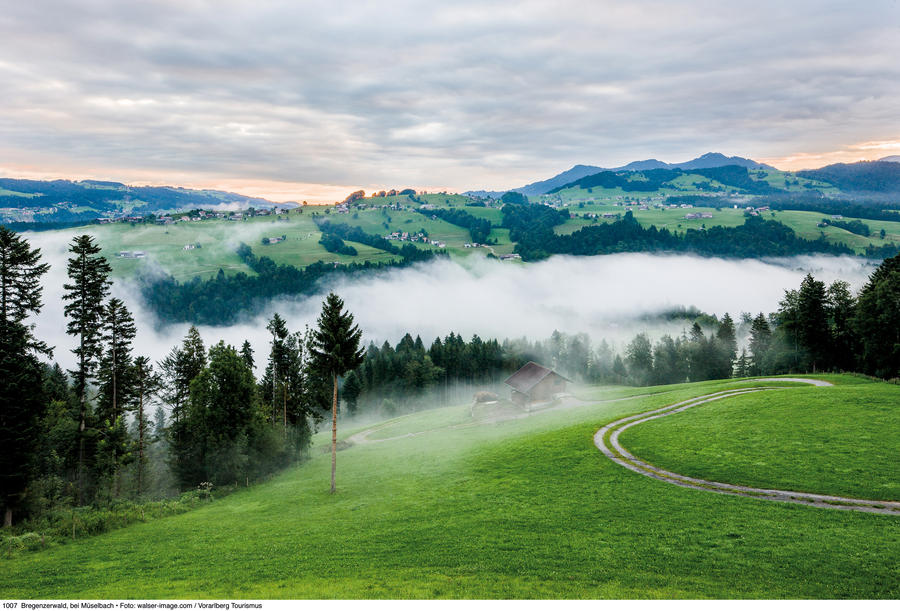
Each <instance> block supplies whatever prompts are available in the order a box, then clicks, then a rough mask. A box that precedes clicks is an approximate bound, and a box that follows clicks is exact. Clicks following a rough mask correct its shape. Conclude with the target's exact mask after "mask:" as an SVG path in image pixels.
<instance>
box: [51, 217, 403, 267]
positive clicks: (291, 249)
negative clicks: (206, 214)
mask: <svg viewBox="0 0 900 611" xmlns="http://www.w3.org/2000/svg"><path fill="white" fill-rule="evenodd" d="M287 218H288V219H289V220H288V222H281V221H276V220H275V219H274V218H273V217H257V218H253V219H248V220H246V221H237V222H235V221H225V220H209V221H198V222H189V223H176V224H173V225H134V226H132V225H130V224H126V223H116V224H112V225H90V226H86V227H76V228H74V229H65V230H59V232H58V233H60V234H62V235H65V236H74V235H77V234H81V233H87V234H90V235H93V236H94V237H95V238H96V239H97V241H98V242H99V243H100V245H101V246H102V247H103V254H104V255H105V256H106V257H107V258H108V259H109V261H110V263H111V265H112V266H113V271H114V274H115V275H116V276H119V277H127V276H133V275H134V274H136V273H137V272H138V271H139V270H140V269H141V267H142V266H144V265H147V264H151V265H152V264H154V263H158V264H159V265H160V266H161V267H162V268H163V269H164V270H166V271H167V272H168V273H171V274H172V275H174V276H175V277H176V278H178V279H181V280H183V279H185V278H190V277H191V276H200V277H203V278H206V277H209V276H212V275H214V274H216V273H217V272H218V271H219V268H222V269H223V270H224V271H225V272H226V273H231V272H239V271H240V272H244V273H248V274H252V273H253V272H252V271H251V270H250V269H249V268H248V267H247V266H246V265H244V263H243V262H242V261H241V260H240V259H239V258H238V256H237V254H236V252H235V250H236V248H237V245H238V244H239V243H240V242H245V243H247V244H249V245H250V246H251V247H252V248H253V251H254V252H255V253H256V254H257V255H258V256H267V257H270V258H271V259H273V260H274V261H275V262H276V263H289V264H292V265H298V266H305V265H309V264H310V263H315V262H316V261H325V262H329V263H330V262H339V263H349V262H353V261H360V262H362V261H364V260H370V261H386V260H390V259H392V258H393V257H392V255H390V254H389V253H386V252H384V251H382V250H378V249H375V248H372V247H370V246H365V245H363V244H355V243H354V244H353V246H354V247H355V248H356V249H357V251H359V255H357V256H356V257H348V256H345V255H336V254H334V253H330V252H328V251H327V250H325V248H323V247H322V245H321V244H319V238H320V237H321V233H319V231H318V229H317V228H316V225H315V223H314V222H313V220H312V218H311V214H310V213H308V212H307V213H304V214H296V213H294V214H291V215H288V217H287ZM282 235H286V236H287V240H285V241H284V242H279V243H278V244H271V245H265V246H264V245H262V243H261V241H262V238H263V237H279V236H282ZM196 243H200V244H201V245H202V248H199V249H195V250H184V246H185V245H186V244H196ZM123 250H132V251H133V250H143V251H145V252H146V253H147V259H146V260H142V259H122V258H119V257H116V253H118V252H119V251H123Z"/></svg>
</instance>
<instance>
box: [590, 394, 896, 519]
mask: <svg viewBox="0 0 900 611" xmlns="http://www.w3.org/2000/svg"><path fill="white" fill-rule="evenodd" d="M756 381H758V382H773V381H779V382H801V383H805V384H812V385H814V386H831V385H832V384H831V383H830V382H825V381H823V380H813V379H809V378H760V379H759V380H756ZM783 388H784V387H777V386H758V387H753V388H740V389H734V390H723V391H719V392H715V393H711V394H708V395H702V396H699V397H694V398H693V399H688V400H687V401H681V402H679V403H674V404H672V405H667V406H666V407H662V408H659V409H655V410H651V411H649V412H643V413H641V414H636V415H633V416H628V417H626V418H620V419H618V420H616V421H614V422H611V423H609V424H607V425H606V426H604V427H603V428H601V429H600V430H599V431H597V432H596V434H594V445H596V446H597V448H598V449H599V450H600V451H601V452H603V454H604V455H605V456H606V457H607V458H609V459H610V460H612V461H613V462H615V463H618V464H620V465H622V466H623V467H625V468H626V469H630V470H631V471H634V472H635V473H640V474H641V475H646V476H647V477H652V478H653V479H658V480H660V481H664V482H667V483H669V484H674V485H676V486H681V487H683V488H693V489H695V490H705V491H707V492H717V493H719V494H730V495H734V496H743V497H748V498H755V499H760V500H766V501H778V502H784V503H795V504H798V505H807V506H811V507H822V508H827V509H844V510H849V511H863V512H868V513H882V514H892V515H900V501H880V500H871V499H856V498H850V497H843V496H833V495H827V494H814V493H810V492H796V491H792V490H777V489H770V488H754V487H751V486H738V485H735V484H728V483H724V482H714V481H710V480H705V479H700V478H696V477H689V476H687V475H681V474H680V473H674V472H672V471H667V470H665V469H662V468H660V467H657V466H655V465H652V464H650V463H648V462H646V461H643V460H641V459H640V458H638V457H636V456H634V455H633V454H631V453H630V452H628V450H626V449H625V448H624V447H623V446H622V444H621V443H620V442H619V435H620V434H621V433H622V431H625V430H627V429H629V428H631V427H633V426H637V425H638V424H642V423H644V422H649V421H650V420H656V419H658V418H664V417H666V416H671V415H672V414H677V413H679V412H683V411H685V410H687V409H690V408H692V407H696V406H698V405H703V404H705V403H710V402H712V401H718V400H720V399H727V398H728V397H736V396H739V395H743V394H748V393H754V392H763V391H769V390H783Z"/></svg>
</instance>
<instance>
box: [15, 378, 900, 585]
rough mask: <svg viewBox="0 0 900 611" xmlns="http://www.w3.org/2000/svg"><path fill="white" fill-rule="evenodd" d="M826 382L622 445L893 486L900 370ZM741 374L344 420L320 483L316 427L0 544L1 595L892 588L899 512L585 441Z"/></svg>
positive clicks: (771, 478) (660, 424)
mask: <svg viewBox="0 0 900 611" xmlns="http://www.w3.org/2000/svg"><path fill="white" fill-rule="evenodd" d="M828 379H830V380H832V381H833V382H835V383H836V384H837V386H836V387H834V388H815V389H810V388H808V387H802V386H797V385H795V384H792V383H787V382H785V383H784V386H785V387H786V388H782V389H779V390H772V391H765V392H760V393H756V394H752V395H747V396H742V397H738V398H734V399H727V400H723V401H720V402H716V403H711V404H709V405H708V406H698V407H697V408H692V409H691V410H688V411H686V412H684V413H682V414H678V415H675V416H670V417H667V418H662V419H660V420H657V421H654V422H651V423H646V424H644V425H640V426H637V427H634V428H633V429H631V430H630V431H629V432H628V433H629V434H628V435H627V436H626V435H623V442H624V443H625V445H626V447H629V449H631V450H633V451H635V452H636V453H637V454H638V455H639V456H643V457H645V458H648V459H652V460H657V459H658V460H659V461H660V462H661V463H663V464H666V465H667V466H670V467H672V468H679V469H682V470H683V471H684V472H688V471H690V472H694V473H699V474H702V475H705V476H709V475H717V476H718V477H725V476H726V475H727V476H728V477H731V478H733V479H735V480H744V481H746V482H756V483H759V482H764V481H768V482H772V483H780V484H783V485H785V486H789V485H796V486H797V487H802V488H805V489H815V490H816V491H819V492H836V493H846V492H849V491H853V492H854V494H859V495H869V496H872V497H873V498H875V497H878V496H879V495H882V496H883V495H888V496H890V494H891V493H889V492H887V490H890V489H891V488H889V487H886V486H885V484H886V482H889V481H896V475H897V463H898V461H897V460H896V457H897V456H898V454H900V452H898V451H900V440H898V438H897V436H896V435H895V434H892V432H895V431H896V430H897V429H896V411H897V409H898V406H900V387H898V386H895V385H888V384H884V383H868V382H867V381H865V380H862V379H860V378H855V377H850V376H829V377H828ZM753 384H759V383H754V382H748V381H718V382H704V383H694V384H681V385H675V386H667V387H656V388H650V389H626V388H621V387H618V388H586V389H582V390H580V391H578V393H577V394H578V396H579V397H581V398H583V399H584V400H585V402H583V403H580V404H578V405H577V406H575V407H570V408H566V409H563V408H560V409H556V410H547V411H542V412H535V413H532V414H531V415H529V416H527V417H519V418H514V419H505V420H502V419H496V421H494V422H491V421H490V419H487V420H486V421H485V420H484V419H483V420H482V421H480V422H475V421H473V420H472V419H471V417H470V416H469V407H468V406H456V407H446V408H436V409H430V410H428V411H421V412H418V413H415V414H411V415H408V416H402V417H399V418H395V419H393V420H390V421H386V422H382V423H378V424H377V425H362V424H359V425H353V424H352V423H345V424H343V425H342V428H341V430H340V433H341V437H342V438H347V437H352V436H353V435H354V434H356V433H360V432H365V431H367V430H368V429H372V428H375V429H377V431H375V432H373V433H372V434H371V435H369V437H368V439H369V442H368V443H366V442H364V440H360V441H358V442H357V443H355V444H347V445H348V447H347V448H346V449H344V450H342V451H341V452H339V454H338V471H337V477H338V480H337V481H338V492H337V494H335V495H330V494H329V493H328V487H329V470H330V455H329V453H328V441H329V438H328V437H329V436H328V435H327V434H318V435H317V436H316V439H315V443H314V446H313V448H312V452H311V455H312V458H311V459H310V460H309V461H307V462H305V463H303V464H301V465H300V466H298V467H296V468H292V469H289V470H287V471H285V472H283V473H281V474H280V475H279V476H277V477H275V478H274V479H272V480H270V481H269V482H266V483H263V484H259V485H256V486H252V487H250V488H247V489H244V490H241V491H239V492H236V493H234V494H231V495H230V496H227V497H225V498H223V499H219V500H216V501H213V502H210V503H209V504H208V505H206V506H205V507H203V508H201V509H196V510H193V511H191V512H188V513H186V514H182V515H178V516H172V517H168V518H161V519H157V520H154V521H148V522H146V523H143V524H137V525H134V526H130V527H127V528H123V529H120V530H117V531H113V532H109V533H106V534H103V535H98V536H95V537H90V538H85V539H79V540H76V541H74V542H70V543H68V544H65V545H59V546H55V547H50V548H48V549H46V550H42V551H38V552H25V553H21V554H18V555H15V556H12V557H8V558H4V559H2V560H0V566H2V571H3V579H2V580H0V598H7V599H20V598H64V597H67V598H73V599H78V598H154V599H155V598H829V599H831V598H852V599H857V598H863V599H868V598H897V597H898V596H900V554H898V552H900V517H898V516H893V515H873V514H865V513H858V512H850V511H838V510H829V509H818V508H811V507H804V506H798V505H792V504H785V503H777V502H769V501H762V500H757V499H753V498H741V497H734V496H726V495H719V494H714V493H710V492H706V491H700V490H690V489H684V488H680V487H676V486H672V485H670V484H668V483H665V482H660V481H657V480H654V479H650V478H647V477H644V476H642V475H638V474H636V473H633V472H631V471H629V470H626V469H624V468H622V467H621V466H619V465H617V464H615V463H613V462H611V461H609V460H608V459H606V458H605V457H604V456H603V455H602V454H601V453H600V452H599V451H598V450H597V449H596V447H595V446H594V445H593V441H592V436H593V434H594V432H595V431H596V430H597V429H598V428H600V427H601V426H603V425H604V424H606V423H608V422H611V421H612V420H615V419H617V418H620V417H622V416H624V415H628V414H633V413H638V412H642V411H646V410H650V409H654V408H658V407H661V406H664V405H668V404H671V403H674V402H676V401H679V400H683V399H687V398H690V397H695V396H699V395H703V394H707V393H710V392H715V391H717V390H722V389H726V388H735V387H741V386H749V385H753ZM766 384H769V383H766ZM851 396H858V397H861V398H862V399H863V400H861V401H860V402H858V403H857V404H854V403H853V401H851V400H850V399H849V397H851ZM861 410H864V411H861ZM861 416H863V417H861ZM817 417H819V419H823V420H827V421H828V424H827V425H825V424H822V423H818V424H817V423H816V420H817ZM754 423H755V424H754ZM791 423H796V426H789V425H790V424H791ZM816 424H817V425H816ZM813 425H816V426H813ZM882 429H885V430H882ZM329 432H330V431H329ZM376 433H377V434H376ZM823 435H824V436H825V437H823ZM359 437H360V436H357V437H356V438H357V439H359ZM823 439H828V440H830V441H831V444H830V445H829V444H825V445H824V447H823V445H822V444H821V443H815V442H817V441H819V442H821V441H822V440H823ZM851 440H852V442H851ZM810 444H813V445H810ZM705 447H709V448H711V449H710V450H709V454H711V455H714V454H715V453H716V452H717V451H724V450H725V449H727V451H729V452H732V453H733V456H732V455H730V458H729V460H728V461H727V463H729V464H728V465H727V467H721V466H718V465H720V463H721V461H719V462H717V461H716V459H715V456H713V458H712V459H710V458H709V457H708V456H706V455H705V454H704V453H703V452H697V451H692V449H696V448H701V449H702V448H705ZM773 453H774V454H778V455H779V457H778V459H777V460H775V459H773V457H772V455H773ZM816 456H818V457H819V458H818V459H817V458H816ZM879 456H888V457H890V456H893V457H894V458H895V460H894V461H893V464H892V465H886V464H884V463H883V462H882V461H881V460H880V459H879V458H878V457H879ZM757 462H764V463H766V465H765V466H763V465H756V464H755V463H757ZM817 462H818V463H820V464H821V467H817V466H816V463H817ZM716 469H726V470H725V471H721V470H720V471H717V470H716ZM845 469H846V470H847V471H844V470H845ZM829 470H830V471H833V472H832V473H830V474H828V475H823V474H822V473H820V472H819V471H829ZM894 498H896V497H894Z"/></svg>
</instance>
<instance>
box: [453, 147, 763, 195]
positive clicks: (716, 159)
mask: <svg viewBox="0 0 900 611" xmlns="http://www.w3.org/2000/svg"><path fill="white" fill-rule="evenodd" d="M727 165H736V166H740V167H743V168H749V169H753V170H758V169H761V170H774V169H775V168H773V167H772V166H770V165H766V164H764V163H759V162H758V161H753V160H752V159H746V158H744V157H728V156H726V155H723V154H722V153H706V154H704V155H700V156H699V157H697V158H696V159H691V160H690V161H683V162H681V163H666V162H665V161H660V160H659V159H644V160H641V161H632V162H631V163H628V164H626V165H623V166H619V167H615V168H603V167H600V166H595V165H580V164H579V165H576V166H574V167H572V168H570V169H568V170H566V171H565V172H561V173H559V174H557V175H556V176H554V177H552V178H548V179H546V180H539V181H537V182H533V183H530V184H527V185H525V186H524V187H516V188H514V189H510V191H516V192H518V193H521V194H523V195H528V196H535V195H544V194H545V193H549V192H550V191H552V190H553V189H556V188H557V187H561V186H563V185H566V184H569V183H571V182H574V181H576V180H578V179H579V178H584V177H585V176H590V175H592V174H597V173H599V172H643V171H645V170H659V169H665V170H699V169H704V168H719V167H722V166H727ZM503 193H505V191H467V192H466V195H475V196H482V197H486V196H491V197H499V196H500V195H503Z"/></svg>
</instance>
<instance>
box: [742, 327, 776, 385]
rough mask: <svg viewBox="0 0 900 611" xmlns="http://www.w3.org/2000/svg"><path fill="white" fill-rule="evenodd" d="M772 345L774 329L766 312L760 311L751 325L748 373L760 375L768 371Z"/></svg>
mask: <svg viewBox="0 0 900 611" xmlns="http://www.w3.org/2000/svg"><path fill="white" fill-rule="evenodd" d="M771 346H772V329H771V327H769V323H768V321H767V320H766V316H765V314H763V313H762V312H760V313H759V314H758V315H757V316H756V318H754V319H753V322H752V323H751V325H750V367H749V371H748V373H749V374H750V375H754V376H758V375H764V374H766V373H768V370H767V357H768V355H769V349H770V348H771Z"/></svg>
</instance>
